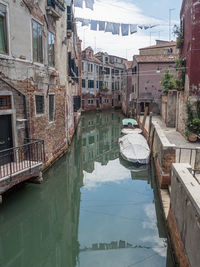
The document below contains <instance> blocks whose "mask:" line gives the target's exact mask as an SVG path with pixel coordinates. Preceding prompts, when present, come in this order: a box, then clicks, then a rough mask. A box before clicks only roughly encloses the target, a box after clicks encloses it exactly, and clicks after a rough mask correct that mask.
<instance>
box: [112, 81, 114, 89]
mask: <svg viewBox="0 0 200 267" xmlns="http://www.w3.org/2000/svg"><path fill="white" fill-rule="evenodd" d="M112 90H115V83H113V82H112Z"/></svg>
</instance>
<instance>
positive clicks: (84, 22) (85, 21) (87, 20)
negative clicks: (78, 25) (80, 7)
mask: <svg viewBox="0 0 200 267" xmlns="http://www.w3.org/2000/svg"><path fill="white" fill-rule="evenodd" d="M89 24H90V20H89V19H83V21H82V26H89Z"/></svg>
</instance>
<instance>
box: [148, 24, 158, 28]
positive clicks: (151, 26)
mask: <svg viewBox="0 0 200 267" xmlns="http://www.w3.org/2000/svg"><path fill="white" fill-rule="evenodd" d="M157 26H159V24H157V25H150V26H149V28H150V29H152V28H154V27H157Z"/></svg>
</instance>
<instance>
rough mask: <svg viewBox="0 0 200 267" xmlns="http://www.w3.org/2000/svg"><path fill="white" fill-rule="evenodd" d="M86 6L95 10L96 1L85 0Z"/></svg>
mask: <svg viewBox="0 0 200 267" xmlns="http://www.w3.org/2000/svg"><path fill="white" fill-rule="evenodd" d="M85 6H86V7H87V8H89V9H91V10H93V9H94V0H85Z"/></svg>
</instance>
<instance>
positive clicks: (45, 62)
mask: <svg viewBox="0 0 200 267" xmlns="http://www.w3.org/2000/svg"><path fill="white" fill-rule="evenodd" d="M0 5H3V7H5V8H6V27H7V41H8V42H7V43H8V50H7V52H6V53H0V78H1V79H3V80H0V96H1V95H10V96H11V107H10V108H9V109H8V110H2V109H1V107H0V117H1V116H4V115H5V114H10V115H11V118H12V139H13V142H12V143H13V146H18V145H22V144H24V138H26V137H29V138H30V139H43V140H44V141H45V158H46V162H45V165H46V166H48V165H49V164H50V163H51V162H52V161H54V160H55V159H56V158H57V157H58V156H59V155H60V154H61V153H63V152H64V151H65V150H66V149H67V147H68V142H69V141H70V140H71V138H72V135H73V133H74V130H75V126H76V125H77V124H76V123H74V121H78V119H77V117H79V114H78V113H77V112H75V113H74V110H73V96H74V95H78V94H79V95H80V86H79V80H77V82H76V84H75V85H74V86H70V82H69V77H68V67H69V66H68V50H70V51H73V50H76V51H77V52H76V60H77V62H79V64H78V63H77V65H79V67H80V58H81V43H80V41H79V40H78V37H77V32H76V28H75V27H76V26H74V27H73V31H72V33H71V35H70V36H69V35H68V32H67V8H66V7H64V6H63V7H62V8H59V6H48V5H47V1H46V0H41V1H29V0H25V1H14V0H5V1H4V0H3V1H2V0H0ZM33 22H36V23H37V24H38V25H40V26H41V28H42V37H41V38H42V60H41V62H37V61H36V60H34V57H33ZM72 23H73V24H74V25H75V21H74V19H73V21H72ZM49 32H50V33H51V34H53V35H54V36H55V42H54V55H55V59H54V60H55V64H54V65H53V66H52V64H51V65H50V64H49V57H48V53H49V50H48V38H49V35H48V34H49ZM77 78H78V77H77ZM6 83H7V84H6ZM16 90H19V91H20V92H21V93H22V94H21V95H20V94H17V92H16ZM23 94H24V96H25V99H26V105H27V112H26V113H27V120H26V114H25V107H24V103H23ZM36 96H42V97H43V112H40V113H39V114H38V112H37V107H36ZM50 96H52V98H53V100H52V101H53V104H52V103H51V107H50ZM50 108H51V111H50ZM50 112H51V118H50ZM71 122H73V123H71ZM26 124H27V129H26ZM26 130H27V131H28V136H27V134H26Z"/></svg>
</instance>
